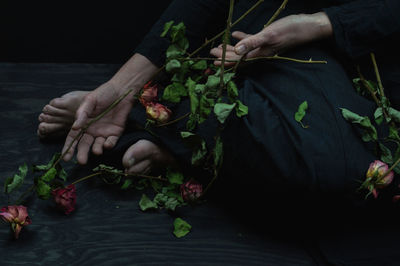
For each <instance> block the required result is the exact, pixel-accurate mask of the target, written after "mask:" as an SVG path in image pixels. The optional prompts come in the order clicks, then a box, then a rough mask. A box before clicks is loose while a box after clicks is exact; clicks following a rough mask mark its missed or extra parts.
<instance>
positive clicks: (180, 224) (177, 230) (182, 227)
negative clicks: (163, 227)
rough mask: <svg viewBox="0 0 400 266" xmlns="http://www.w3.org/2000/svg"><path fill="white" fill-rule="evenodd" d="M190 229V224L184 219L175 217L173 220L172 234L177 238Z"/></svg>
mask: <svg viewBox="0 0 400 266" xmlns="http://www.w3.org/2000/svg"><path fill="white" fill-rule="evenodd" d="M191 229H192V226H191V225H190V224H188V223H187V222H186V221H185V220H183V219H181V218H179V217H178V218H176V219H175V221H174V235H175V236H176V237H177V238H181V237H184V236H185V235H187V234H188V233H189V232H190V230H191Z"/></svg>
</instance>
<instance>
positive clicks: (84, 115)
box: [72, 93, 96, 130]
mask: <svg viewBox="0 0 400 266" xmlns="http://www.w3.org/2000/svg"><path fill="white" fill-rule="evenodd" d="M95 108H96V99H95V97H94V96H93V95H92V94H91V93H89V94H88V95H86V96H85V99H84V100H83V102H82V104H81V105H80V106H79V108H78V110H77V111H76V116H75V118H76V119H75V122H74V124H73V125H72V128H73V129H76V130H77V129H80V128H82V127H83V126H84V125H85V124H86V123H87V121H88V119H89V116H90V115H91V114H93V111H94V109H95Z"/></svg>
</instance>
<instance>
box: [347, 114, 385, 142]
mask: <svg viewBox="0 0 400 266" xmlns="http://www.w3.org/2000/svg"><path fill="white" fill-rule="evenodd" d="M341 111H342V115H343V117H344V119H346V120H347V121H348V122H351V123H353V124H357V125H359V126H360V127H361V128H362V129H364V132H363V134H362V140H363V141H365V142H368V141H372V140H373V141H377V140H378V133H377V131H376V128H375V127H374V126H373V125H372V124H371V121H370V120H369V118H368V116H360V115H358V114H356V113H353V112H351V111H350V110H348V109H345V108H341Z"/></svg>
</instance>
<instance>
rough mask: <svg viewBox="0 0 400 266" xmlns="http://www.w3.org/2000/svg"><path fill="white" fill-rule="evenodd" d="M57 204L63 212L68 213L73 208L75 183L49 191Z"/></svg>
mask: <svg viewBox="0 0 400 266" xmlns="http://www.w3.org/2000/svg"><path fill="white" fill-rule="evenodd" d="M51 193H52V194H53V197H54V201H55V202H56V204H57V206H58V207H59V208H60V209H62V210H63V211H64V213H65V214H70V213H71V212H72V211H73V210H75V203H76V189H75V185H73V184H72V185H69V186H67V187H65V188H57V189H55V190H53V191H52V192H51Z"/></svg>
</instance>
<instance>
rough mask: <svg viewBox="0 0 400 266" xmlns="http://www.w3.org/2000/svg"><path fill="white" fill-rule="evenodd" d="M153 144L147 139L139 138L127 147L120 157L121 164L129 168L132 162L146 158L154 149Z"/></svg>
mask: <svg viewBox="0 0 400 266" xmlns="http://www.w3.org/2000/svg"><path fill="white" fill-rule="evenodd" d="M153 146H155V144H153V143H152V142H150V141H147V140H139V141H138V142H136V143H135V144H133V145H132V146H130V147H129V149H128V150H127V151H126V152H125V154H124V156H123V157H122V165H123V166H124V167H125V168H126V169H129V168H131V167H132V166H133V165H134V164H136V163H139V162H140V161H142V160H144V159H146V158H148V157H149V156H151V155H152V153H153V151H154V147H153Z"/></svg>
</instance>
